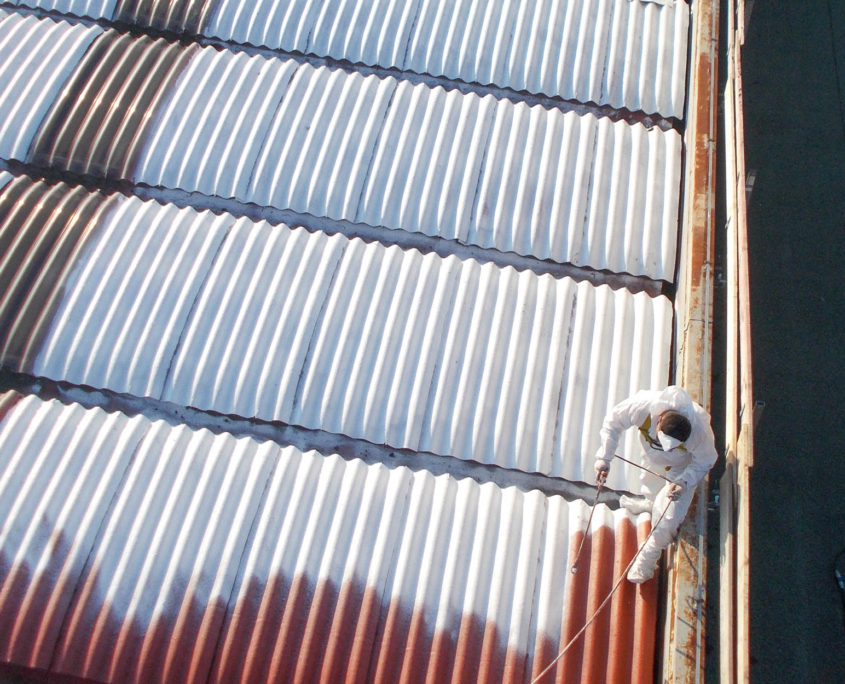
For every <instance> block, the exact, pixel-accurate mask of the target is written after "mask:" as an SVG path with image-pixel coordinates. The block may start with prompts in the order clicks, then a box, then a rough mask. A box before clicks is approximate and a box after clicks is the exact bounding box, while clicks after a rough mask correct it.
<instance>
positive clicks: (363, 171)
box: [245, 64, 396, 219]
mask: <svg viewBox="0 0 845 684" xmlns="http://www.w3.org/2000/svg"><path fill="white" fill-rule="evenodd" d="M395 88H396V80H395V79H393V78H385V79H381V78H377V77H375V76H369V77H364V76H361V75H360V74H358V73H354V72H353V73H347V72H345V71H342V70H340V69H328V68H319V69H315V68H314V67H312V66H311V65H309V64H304V65H302V66H301V67H300V68H299V69H298V71H297V73H296V74H295V75H294V77H293V80H292V81H291V84H290V88H289V89H288V92H287V94H286V95H285V99H284V101H283V102H282V106H281V107H280V109H279V112H278V114H277V115H276V117H275V119H274V121H273V125H272V127H271V129H270V131H269V133H268V136H267V139H266V141H265V144H264V149H263V151H262V154H261V156H260V157H259V159H258V163H257V164H256V167H255V172H254V173H253V176H252V183H251V184H250V186H249V190H248V191H247V195H246V197H245V199H246V200H247V201H248V202H255V203H256V204H261V205H264V206H272V207H284V208H291V209H294V210H295V211H301V212H306V213H309V214H314V215H315V216H329V217H331V218H335V219H341V218H349V219H352V218H353V217H354V216H355V211H356V209H357V206H358V202H359V198H360V197H361V190H362V188H363V187H364V182H365V180H366V177H367V171H368V169H369V165H370V162H371V159H372V156H373V149H374V147H375V145H376V140H377V138H378V135H379V131H380V130H381V127H382V124H383V121H384V116H385V112H386V111H387V108H388V106H389V104H390V100H391V97H392V96H393V92H394V90H395Z"/></svg>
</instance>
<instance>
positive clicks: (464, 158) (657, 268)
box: [30, 25, 681, 281]
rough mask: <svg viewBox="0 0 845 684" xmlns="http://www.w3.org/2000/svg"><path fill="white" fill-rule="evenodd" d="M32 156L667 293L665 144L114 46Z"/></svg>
mask: <svg viewBox="0 0 845 684" xmlns="http://www.w3.org/2000/svg"><path fill="white" fill-rule="evenodd" d="M65 26H66V27H67V29H68V30H70V28H71V26H70V25H65ZM190 55H193V57H190ZM147 67H150V68H151V69H152V72H151V73H147V71H146V69H147ZM136 91H137V96H135V93H136ZM92 98H93V99H92ZM110 98H116V104H114V106H112V107H110V108H109V109H108V115H107V116H104V115H103V111H102V109H103V108H104V107H105V103H106V102H109V101H110ZM98 103H99V104H98ZM33 148H34V152H33V153H32V154H31V155H30V161H32V162H34V163H36V164H47V165H53V166H58V167H60V168H68V169H70V170H72V171H76V172H80V173H91V174H95V175H107V176H108V175H111V176H118V177H122V178H127V179H129V180H132V181H135V182H143V183H147V184H150V185H159V186H163V187H170V188H178V189H182V190H187V191H200V192H203V193H205V194H208V195H217V196H221V197H234V198H236V199H238V200H240V201H244V202H254V203H256V204H259V205H263V206H269V207H275V208H279V209H293V210H295V211H299V212H303V213H308V214H311V215H314V216H321V217H322V216H327V217H329V218H332V219H336V220H349V221H359V222H366V223H367V224H369V225H372V226H383V227H386V228H390V229H402V230H406V231H413V232H424V233H426V234H428V235H436V236H442V237H445V238H448V239H457V240H460V241H462V242H467V243H468V244H473V245H481V246H484V247H492V248H495V249H498V250H503V251H515V252H517V253H519V254H524V255H530V256H536V257H538V258H541V259H546V258H552V259H556V260H558V261H561V262H566V261H569V262H571V263H574V264H578V265H584V266H589V267H592V268H598V269H609V270H613V271H617V272H627V273H632V274H634V275H647V276H649V277H652V278H657V279H665V280H669V281H671V280H672V279H673V277H674V255H675V245H676V242H677V239H676V231H677V205H678V195H679V188H680V158H681V142H680V136H679V135H678V134H677V133H676V132H675V131H672V130H670V131H661V130H659V129H654V130H651V131H648V130H647V129H646V128H645V127H644V126H642V125H640V124H636V125H633V126H632V125H629V124H627V123H625V122H622V121H619V122H611V121H610V120H609V119H597V118H595V117H593V116H592V115H586V116H579V115H577V114H575V113H571V112H570V113H567V114H564V113H562V112H560V111H559V110H552V111H547V110H545V109H544V108H542V107H540V106H535V107H533V108H532V107H528V106H527V105H526V104H524V103H521V104H516V105H515V104H513V103H512V102H510V101H508V100H502V101H496V100H495V99H494V98H493V97H492V96H487V97H485V98H479V97H478V96H477V95H474V94H472V93H469V94H462V93H460V92H458V91H451V92H446V91H445V90H443V89H442V88H439V87H438V88H429V87H428V86H425V85H416V86H413V85H411V84H410V83H408V82H405V81H403V82H401V83H399V84H398V85H397V82H396V80H395V79H393V78H386V79H380V78H378V77H376V76H368V77H364V76H361V75H360V74H357V73H347V72H345V71H343V70H340V69H330V68H325V67H320V68H315V67H312V66H311V65H308V64H303V65H299V66H297V64H296V62H294V61H293V60H276V59H269V60H268V59H266V58H264V57H260V56H255V57H247V56H246V55H245V54H233V53H231V52H227V51H222V52H221V51H218V50H216V49H214V48H203V49H200V48H197V47H196V46H194V47H192V48H187V49H185V48H182V47H180V46H178V45H175V44H169V43H167V42H166V41H163V40H158V41H151V40H150V39H149V38H146V37H141V38H133V37H131V36H128V35H123V36H121V35H119V34H117V33H116V32H107V33H106V34H104V35H103V36H101V37H100V38H99V39H98V40H97V41H96V42H95V43H94V44H93V45H92V46H91V49H90V50H89V51H88V54H87V55H86V56H85V58H84V60H83V62H82V64H81V65H80V66H79V68H78V69H77V70H76V71H75V73H74V75H73V77H72V78H71V80H70V83H69V84H68V86H67V87H66V88H65V92H64V94H63V96H62V98H61V99H60V100H59V101H57V102H56V104H55V105H54V106H53V108H52V110H51V112H50V114H49V116H48V119H47V121H46V122H45V123H44V125H43V126H42V127H41V131H40V133H39V136H38V138H37V140H36V141H35V143H34V144H33Z"/></svg>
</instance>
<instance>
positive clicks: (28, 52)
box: [0, 12, 103, 159]
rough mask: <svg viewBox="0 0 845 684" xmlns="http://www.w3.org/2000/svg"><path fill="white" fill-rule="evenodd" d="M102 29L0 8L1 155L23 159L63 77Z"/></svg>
mask: <svg viewBox="0 0 845 684" xmlns="http://www.w3.org/2000/svg"><path fill="white" fill-rule="evenodd" d="M102 32H103V30H102V29H101V28H99V27H98V26H82V25H80V24H77V25H71V24H68V23H67V22H55V21H53V20H52V19H36V18H35V17H31V16H30V17H27V16H21V15H19V14H14V13H8V14H7V13H5V12H4V13H3V14H0V158H2V159H25V158H26V155H27V151H28V149H29V145H30V142H31V141H32V138H33V136H34V135H35V132H36V130H37V129H38V126H39V124H40V123H41V121H42V120H43V119H44V116H45V114H46V113H47V110H48V109H49V108H50V107H51V106H53V105H54V103H55V102H56V98H57V97H58V96H59V91H60V90H61V89H62V86H64V84H65V81H67V79H68V77H69V76H70V75H71V74H72V73H73V70H74V69H75V68H76V67H77V65H78V63H79V60H80V59H81V58H82V55H83V54H84V53H85V51H86V50H87V49H88V46H89V45H90V44H91V42H92V41H93V40H94V39H95V38H96V37H97V36H99V35H100V34H102Z"/></svg>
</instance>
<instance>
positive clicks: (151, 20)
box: [114, 0, 217, 34]
mask: <svg viewBox="0 0 845 684" xmlns="http://www.w3.org/2000/svg"><path fill="white" fill-rule="evenodd" d="M216 2H217V0H119V1H118V4H117V9H116V10H115V12H114V20H115V21H121V22H125V23H127V24H140V25H141V26H152V27H153V28H156V29H160V30H163V31H174V32H176V33H191V34H197V33H201V32H202V29H203V28H204V27H205V26H206V24H208V19H209V15H210V13H211V11H212V6H213V5H215V4H216Z"/></svg>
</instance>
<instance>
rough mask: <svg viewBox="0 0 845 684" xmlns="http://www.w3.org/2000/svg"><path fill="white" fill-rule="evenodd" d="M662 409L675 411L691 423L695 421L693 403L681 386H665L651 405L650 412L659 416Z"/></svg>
mask: <svg viewBox="0 0 845 684" xmlns="http://www.w3.org/2000/svg"><path fill="white" fill-rule="evenodd" d="M664 411H677V412H678V413H680V414H681V415H683V416H684V417H685V418H686V419H687V420H689V422H690V424H691V425H692V424H694V422H695V405H694V404H693V401H692V397H691V396H690V395H689V394H687V391H686V390H685V389H684V388H683V387H677V386H670V387H667V388H666V389H665V390H663V391H662V392H661V393H660V396H659V397H658V398H657V401H655V402H654V403H653V404H652V405H651V413H652V415H654V416H659V415H660V414H661V413H663V412H664Z"/></svg>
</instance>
